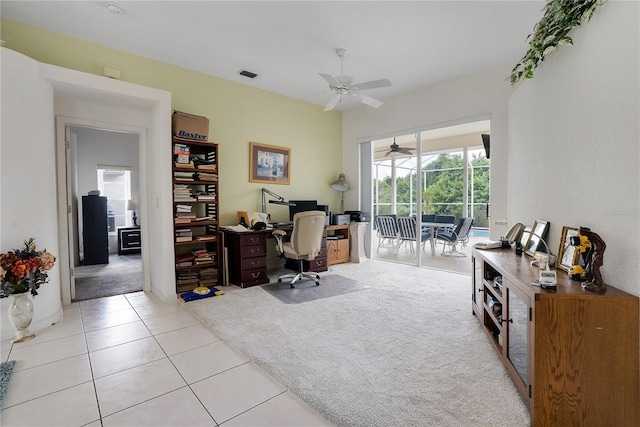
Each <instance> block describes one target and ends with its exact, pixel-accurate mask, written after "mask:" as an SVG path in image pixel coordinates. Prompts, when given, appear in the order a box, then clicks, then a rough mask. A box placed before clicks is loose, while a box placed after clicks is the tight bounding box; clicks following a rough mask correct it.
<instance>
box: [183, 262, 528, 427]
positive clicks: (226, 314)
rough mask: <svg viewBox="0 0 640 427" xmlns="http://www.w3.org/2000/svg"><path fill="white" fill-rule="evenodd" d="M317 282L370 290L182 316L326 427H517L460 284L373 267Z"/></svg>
mask: <svg viewBox="0 0 640 427" xmlns="http://www.w3.org/2000/svg"><path fill="white" fill-rule="evenodd" d="M329 274H339V275H340V276H343V277H347V278H350V279H353V280H356V281H362V282H365V280H366V282H365V283H366V284H367V286H369V287H370V288H369V289H363V290H361V291H359V292H350V293H347V294H344V295H340V296H337V297H334V298H322V299H318V300H314V301H310V302H308V303H305V304H282V303H281V302H280V301H279V300H277V299H276V298H273V297H272V296H271V295H270V294H269V293H268V292H266V291H265V290H264V289H263V288H261V287H258V286H255V287H251V288H246V289H233V290H232V289H230V290H229V291H228V292H226V291H225V296H224V298H209V299H208V300H200V301H193V302H191V303H189V305H188V306H187V309H188V310H189V311H191V312H192V313H193V314H194V315H196V316H197V317H198V318H200V319H201V320H202V321H203V322H204V323H205V324H207V325H208V326H209V327H211V328H212V330H213V331H214V332H215V333H216V334H218V335H219V336H220V337H221V338H222V339H223V340H224V341H225V342H227V343H228V344H229V345H231V346H233V347H234V348H236V349H237V350H238V351H240V352H241V353H243V354H244V355H246V356H247V357H249V358H250V359H251V360H252V361H253V362H254V363H256V364H257V365H258V366H259V367H260V368H262V369H263V370H264V371H265V372H266V373H267V374H269V375H271V376H272V377H273V378H275V379H276V380H277V381H278V382H280V384H282V385H283V386H284V387H286V388H287V389H288V390H290V391H291V392H292V393H293V394H295V395H296V396H298V397H299V398H301V399H302V400H303V401H305V402H307V403H308V404H309V405H310V406H311V407H313V408H315V409H316V410H317V411H318V412H320V413H321V414H322V415H323V416H324V417H325V418H326V419H327V420H329V421H330V422H332V423H334V424H335V425H340V426H369V427H370V426H471V425H472V426H510V427H518V426H527V425H528V424H529V414H528V412H527V409H526V407H525V406H524V404H523V402H522V401H521V400H520V397H519V395H518V393H517V391H516V389H515V386H514V385H513V383H512V382H511V380H510V379H509V377H508V375H507V373H506V371H505V368H504V366H502V364H501V363H500V361H499V359H498V356H497V355H496V352H495V350H494V349H493V347H492V346H491V344H490V342H489V340H488V339H487V337H486V334H485V333H484V331H483V329H482V327H481V325H480V323H479V322H478V320H477V319H476V318H475V317H474V316H473V315H472V311H471V298H470V293H471V278H470V277H469V276H468V275H462V274H454V273H446V272H442V271H436V270H430V269H424V268H415V267H411V266H407V265H403V264H398V263H389V262H383V261H373V260H371V261H366V262H363V263H360V264H353V263H350V264H339V265H335V266H332V267H331V271H330V272H329ZM496 408H500V409H499V410H496Z"/></svg>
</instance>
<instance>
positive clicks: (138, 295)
mask: <svg viewBox="0 0 640 427" xmlns="http://www.w3.org/2000/svg"><path fill="white" fill-rule="evenodd" d="M125 297H126V298H127V300H128V301H129V304H131V306H132V307H142V306H145V305H149V304H162V301H161V300H160V298H158V297H157V296H155V295H154V294H152V293H148V292H147V293H145V292H134V293H132V294H127V295H125Z"/></svg>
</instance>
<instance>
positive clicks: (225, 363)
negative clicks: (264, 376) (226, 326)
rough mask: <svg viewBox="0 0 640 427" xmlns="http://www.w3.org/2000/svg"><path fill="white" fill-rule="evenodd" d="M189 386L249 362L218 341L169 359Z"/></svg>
mask: <svg viewBox="0 0 640 427" xmlns="http://www.w3.org/2000/svg"><path fill="white" fill-rule="evenodd" d="M170 359H171V361H172V362H173V364H174V365H175V366H176V368H178V371H179V372H180V374H181V375H182V376H183V377H184V379H185V380H186V381H187V383H189V384H193V383H194V382H196V381H200V380H202V379H205V378H207V377H210V376H212V375H215V374H218V373H220V372H223V371H226V370H227V369H231V368H234V367H236V366H240V365H242V364H243V363H246V362H248V361H249V359H248V358H247V357H246V356H244V355H243V354H241V353H239V352H238V351H236V350H234V349H233V348H231V347H230V346H229V345H228V344H226V343H225V342H224V341H218V342H215V343H212V344H208V345H205V346H202V347H198V348H196V349H193V350H189V351H186V352H184V353H179V354H176V355H173V356H171V357H170Z"/></svg>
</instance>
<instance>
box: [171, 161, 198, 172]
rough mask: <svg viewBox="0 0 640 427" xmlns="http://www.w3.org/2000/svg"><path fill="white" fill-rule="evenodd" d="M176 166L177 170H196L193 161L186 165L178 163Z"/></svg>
mask: <svg viewBox="0 0 640 427" xmlns="http://www.w3.org/2000/svg"><path fill="white" fill-rule="evenodd" d="M175 166H176V168H177V169H194V170H195V168H196V167H195V165H194V164H193V162H192V161H189V162H185V163H180V162H178V161H176V162H175Z"/></svg>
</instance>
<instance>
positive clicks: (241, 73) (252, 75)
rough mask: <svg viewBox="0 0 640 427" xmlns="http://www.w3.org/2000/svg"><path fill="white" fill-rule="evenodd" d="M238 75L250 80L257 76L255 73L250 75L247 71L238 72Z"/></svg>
mask: <svg viewBox="0 0 640 427" xmlns="http://www.w3.org/2000/svg"><path fill="white" fill-rule="evenodd" d="M240 75H241V76H245V77H249V78H250V79H255V78H256V77H257V76H258V75H257V74H256V73H252V72H251V71H247V70H242V71H240Z"/></svg>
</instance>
